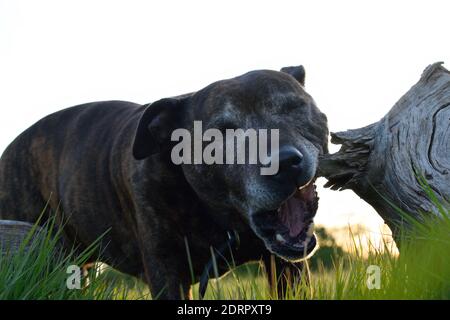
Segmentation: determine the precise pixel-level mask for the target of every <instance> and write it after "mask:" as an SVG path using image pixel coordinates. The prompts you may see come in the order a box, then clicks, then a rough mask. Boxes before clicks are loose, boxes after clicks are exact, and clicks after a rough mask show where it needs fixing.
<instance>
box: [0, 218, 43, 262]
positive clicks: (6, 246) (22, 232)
mask: <svg viewBox="0 0 450 320" xmlns="http://www.w3.org/2000/svg"><path fill="white" fill-rule="evenodd" d="M32 228H33V224H31V223H28V222H22V221H14V220H0V258H1V256H2V255H6V254H14V253H16V252H17V251H18V250H19V248H20V245H21V244H22V242H23V241H24V240H25V239H26V237H27V236H28V235H29V233H30V231H31V229H32ZM40 232H42V229H41V228H39V227H37V228H36V231H35V232H34V233H33V239H34V237H36V236H37V235H38V234H39V233H40ZM30 244H31V242H30ZM30 244H28V245H27V246H25V248H24V249H25V250H28V248H29V246H30Z"/></svg>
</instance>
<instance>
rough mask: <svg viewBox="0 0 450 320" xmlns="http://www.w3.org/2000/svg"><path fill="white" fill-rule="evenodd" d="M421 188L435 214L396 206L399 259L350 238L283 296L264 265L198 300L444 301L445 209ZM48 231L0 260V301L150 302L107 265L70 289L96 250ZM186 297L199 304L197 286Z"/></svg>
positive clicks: (246, 269)
mask: <svg viewBox="0 0 450 320" xmlns="http://www.w3.org/2000/svg"><path fill="white" fill-rule="evenodd" d="M424 190H425V192H426V193H427V194H428V196H429V197H430V199H432V201H434V202H435V205H436V207H437V208H438V210H439V212H438V214H435V215H432V214H422V215H419V217H420V218H412V217H411V216H410V215H407V214H406V213H404V212H402V211H401V210H400V209H398V210H399V214H400V215H402V216H404V219H405V220H406V221H408V222H409V225H410V226H412V227H410V228H408V229H403V232H402V234H401V239H402V241H401V249H400V254H399V255H398V254H395V253H393V251H392V250H390V249H391V248H390V246H391V244H388V243H386V242H383V243H382V244H381V245H379V246H378V247H377V246H375V245H374V244H372V243H367V246H365V247H363V246H362V244H361V240H360V239H358V237H357V236H355V235H352V237H353V244H354V245H353V250H352V251H351V252H350V253H346V254H341V255H337V256H334V257H333V258H332V264H331V266H329V264H327V265H325V264H323V263H320V261H319V262H318V263H317V266H316V267H315V268H314V271H312V272H310V271H309V269H308V268H305V270H304V274H303V277H302V278H301V279H298V280H297V281H296V282H295V283H293V285H291V286H289V287H288V288H286V290H285V295H284V296H282V297H279V296H278V295H277V293H276V290H271V288H270V286H269V284H268V281H267V277H266V271H265V270H264V268H263V267H262V266H261V265H260V264H255V263H253V264H246V265H243V266H240V267H237V268H233V269H232V270H231V272H229V273H228V274H227V275H226V276H224V277H222V278H220V279H217V280H210V285H209V287H208V290H207V292H206V296H205V299H258V300H259V299H290V300H299V299H450V212H449V208H450V206H449V205H448V204H447V203H438V202H437V198H436V197H435V195H434V193H433V191H432V190H431V189H430V188H429V187H428V186H427V185H426V184H424ZM54 228H55V227H54V226H53V224H51V223H50V224H47V225H46V226H44V230H45V232H43V233H42V234H39V235H36V237H34V240H33V241H31V240H30V239H31V238H32V237H28V238H27V241H26V243H24V244H23V246H22V247H21V249H20V250H19V252H18V253H16V254H15V255H13V256H10V257H8V258H5V257H1V256H0V299H142V298H144V299H147V298H150V294H149V291H148V288H147V287H146V285H145V284H143V283H142V282H140V281H138V280H136V279H134V278H132V277H129V276H125V275H122V274H120V273H119V272H117V271H115V270H113V269H111V268H106V271H104V272H103V273H102V274H101V275H100V276H97V277H90V278H89V285H87V286H83V288H82V289H80V290H76V289H75V290H74V289H72V290H69V289H68V288H67V286H66V280H67V277H68V274H67V273H66V270H67V267H68V266H69V265H79V266H81V265H83V264H84V263H85V262H86V261H87V260H88V258H89V257H90V256H91V255H92V254H93V253H94V252H96V251H97V249H98V246H97V244H93V245H92V246H91V247H89V248H88V249H86V250H84V251H83V252H81V253H75V251H71V252H69V253H67V252H65V254H62V252H61V250H60V249H59V247H58V241H59V238H60V232H61V231H60V230H59V229H58V230H56V233H55V230H54ZM32 232H35V231H33V230H32ZM55 234H56V236H55ZM27 246H28V248H27ZM371 266H372V267H371ZM373 266H375V267H373ZM186 267H187V268H188V266H186ZM371 268H372V269H373V268H375V269H376V270H379V271H380V277H379V280H380V282H379V287H376V286H375V288H374V287H373V286H370V285H368V281H369V280H370V276H371V273H370V272H369V273H368V271H370V270H371ZM306 279H310V281H306ZM369 282H370V281H369ZM192 293H193V298H194V299H199V296H198V284H195V285H194V286H193V290H192Z"/></svg>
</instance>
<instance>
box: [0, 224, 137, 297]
mask: <svg viewBox="0 0 450 320" xmlns="http://www.w3.org/2000/svg"><path fill="white" fill-rule="evenodd" d="M54 222H55V219H50V220H49V221H48V222H47V223H45V225H44V226H43V228H42V229H39V228H38V227H37V224H36V225H35V226H34V227H33V228H32V229H31V231H30V232H29V234H28V235H27V236H26V238H25V240H24V241H23V242H22V243H21V245H20V247H19V248H18V250H15V251H14V252H4V253H3V255H2V254H0V300H42V299H51V300H67V299H120V298H126V297H127V296H128V295H129V290H128V288H127V287H126V286H123V285H121V283H119V282H120V281H119V279H118V280H117V281H110V282H109V283H105V282H103V281H99V279H98V278H96V277H94V274H95V272H91V273H89V274H87V275H85V276H84V278H83V279H81V280H82V281H81V282H82V286H81V287H80V289H76V288H74V289H69V288H68V286H67V280H68V277H69V276H70V275H71V274H72V273H68V270H69V271H70V269H68V267H69V266H80V267H81V266H83V265H84V264H85V263H86V262H87V261H88V259H89V258H90V257H92V256H93V255H94V254H95V252H97V251H98V243H97V242H96V243H93V244H92V245H91V246H90V247H88V248H87V249H86V250H83V251H82V252H78V253H77V251H76V250H75V249H72V250H63V249H62V246H61V230H62V229H61V228H60V227H57V226H55V223H54ZM87 283H89V285H87Z"/></svg>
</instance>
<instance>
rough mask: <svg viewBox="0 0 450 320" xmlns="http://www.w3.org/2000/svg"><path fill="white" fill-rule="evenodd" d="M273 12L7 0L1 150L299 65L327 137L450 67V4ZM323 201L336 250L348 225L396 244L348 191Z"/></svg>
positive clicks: (2, 9) (353, 4) (286, 5)
mask: <svg viewBox="0 0 450 320" xmlns="http://www.w3.org/2000/svg"><path fill="white" fill-rule="evenodd" d="M274 4H275V2H268V1H261V0H260V1H245V2H244V1H234V0H228V1H222V2H220V3H219V2H217V1H206V0H205V1H198V0H190V1H172V0H166V1H135V0H129V1H115V0H107V1H92V0H89V1H85V0H77V1H60V0H54V1H49V0H40V1H32V0H29V1H22V0H10V1H8V0H0V128H1V129H0V130H1V131H0V132H1V135H0V152H2V151H3V150H4V148H6V146H7V145H8V144H9V143H10V142H11V141H12V140H13V139H14V138H15V137H16V136H17V135H18V134H20V133H21V132H22V131H23V130H25V129H26V128H27V127H29V126H30V125H32V124H33V123H34V122H36V121H37V120H39V119H40V118H42V117H43V116H45V115H47V114H49V113H51V112H54V111H57V110H60V109H62V108H66V107H69V106H72V105H76V104H80V103H84V102H90V101H96V100H113V99H119V100H129V101H134V102H137V103H148V102H151V101H154V100H156V99H160V98H163V97H167V96H172V95H178V94H182V93H186V92H190V91H195V90H198V89H200V88H202V87H204V86H206V85H207V84H209V83H211V82H213V81H216V80H219V79H224V78H229V77H234V76H237V75H239V74H242V73H245V72H247V71H250V70H254V69H275V70H278V69H280V68H281V67H284V66H289V65H298V64H303V65H304V66H305V68H306V89H307V91H308V92H309V93H310V94H311V95H312V96H313V97H314V99H315V100H316V102H317V104H318V106H319V108H320V109H321V110H322V111H323V112H324V113H326V114H327V116H328V119H329V128H330V130H331V131H341V130H346V129H352V128H358V127H361V126H365V125H368V124H370V123H372V122H375V121H378V120H379V119H380V118H381V117H382V116H383V115H384V114H385V113H386V112H387V111H388V110H389V109H390V108H391V107H392V106H393V104H394V103H395V102H396V101H397V100H398V99H399V98H400V97H401V95H402V94H404V93H405V92H406V91H407V90H408V89H409V88H410V87H411V86H412V85H413V84H414V83H415V82H416V81H417V80H418V79H419V76H420V74H421V72H422V71H423V69H424V68H425V67H426V66H427V65H428V64H430V63H433V62H436V61H445V62H447V65H446V67H447V68H449V67H448V63H449V58H450V42H449V41H448V33H449V30H450V28H449V20H448V17H449V14H450V10H449V9H450V5H449V3H448V1H435V0H428V1H426V2H425V1H421V2H415V1H395V2H394V1H384V0H383V1H371V2H369V1H364V2H363V1H349V0H344V1H320V0H319V1H276V6H275V5H274ZM337 149H338V147H336V146H330V151H331V152H334V151H336V150H337ZM324 182H325V181H324V180H323V179H322V180H319V182H318V185H319V186H321V185H323V184H324ZM319 195H320V198H321V200H320V208H319V212H318V215H317V219H316V221H317V224H320V225H321V226H323V227H325V228H326V233H327V234H328V233H329V234H331V235H332V237H333V238H332V240H330V241H335V242H330V241H328V240H327V241H328V242H326V243H332V244H333V245H334V244H335V243H337V244H338V245H340V246H343V247H345V246H346V245H347V243H348V233H349V226H350V227H351V230H352V231H353V232H355V233H357V234H360V235H361V238H362V239H370V241H372V242H374V243H379V242H380V240H382V239H383V235H386V238H385V239H387V241H390V240H389V239H390V238H389V233H390V231H389V229H388V228H387V227H385V226H384V223H383V221H382V219H381V218H380V217H379V216H378V215H377V214H376V213H375V211H374V210H373V209H372V208H371V207H370V206H368V205H367V204H366V203H365V202H363V201H362V200H360V199H359V198H358V196H356V195H355V194H354V193H352V192H351V191H343V192H334V191H329V190H324V189H323V188H319ZM323 232H325V229H323ZM324 237H325V238H326V237H327V235H326V234H325V235H324Z"/></svg>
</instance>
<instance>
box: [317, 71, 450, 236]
mask: <svg viewBox="0 0 450 320" xmlns="http://www.w3.org/2000/svg"><path fill="white" fill-rule="evenodd" d="M331 142H332V143H334V144H341V145H342V146H341V148H340V150H339V151H338V152H337V153H334V154H329V155H325V156H323V157H322V158H321V159H320V163H319V175H320V176H323V177H325V178H327V179H328V183H327V184H326V185H325V186H326V187H330V188H331V189H333V190H344V189H351V190H353V191H354V192H355V193H356V194H357V195H358V196H360V197H361V198H362V199H363V200H365V201H366V202H367V203H369V204H370V205H371V206H372V207H373V208H374V209H375V210H376V211H377V212H378V213H379V214H380V216H381V217H382V218H383V219H384V220H385V222H386V223H387V224H388V226H389V227H390V228H391V230H392V231H393V233H394V237H397V236H398V230H397V226H398V225H399V223H400V224H401V223H405V221H404V219H402V215H401V214H399V212H398V210H396V209H395V208H393V206H392V205H391V204H389V202H388V201H386V199H389V201H391V202H392V204H394V205H395V206H398V207H399V208H401V209H402V210H403V211H405V212H407V213H408V214H411V215H412V216H414V217H417V218H419V219H420V218H421V217H423V215H440V213H439V210H438V207H437V206H436V205H435V204H434V203H433V202H432V201H431V200H430V199H429V198H428V197H427V195H426V193H425V192H424V190H423V188H422V187H421V184H420V178H419V177H420V176H423V177H424V178H425V179H426V182H427V183H428V184H429V186H430V187H431V188H432V190H433V191H434V193H435V194H436V196H437V199H438V201H439V202H441V203H445V201H446V199H447V200H448V199H450V73H449V71H448V70H446V69H445V68H444V67H443V66H442V63H441V62H439V63H435V64H432V65H430V66H428V67H427V68H426V69H425V71H424V72H423V74H422V76H421V78H420V80H419V82H418V83H417V84H415V85H414V86H413V87H412V88H411V89H410V90H409V91H408V92H407V93H406V94H405V95H404V96H403V97H402V98H401V99H400V100H399V101H398V102H397V103H396V104H395V105H394V107H393V108H392V109H391V110H390V111H389V112H388V114H387V115H386V116H384V117H383V118H382V119H381V120H380V121H378V122H376V123H373V124H371V125H369V126H366V127H364V128H360V129H355V130H348V131H345V132H337V133H332V134H331Z"/></svg>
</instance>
